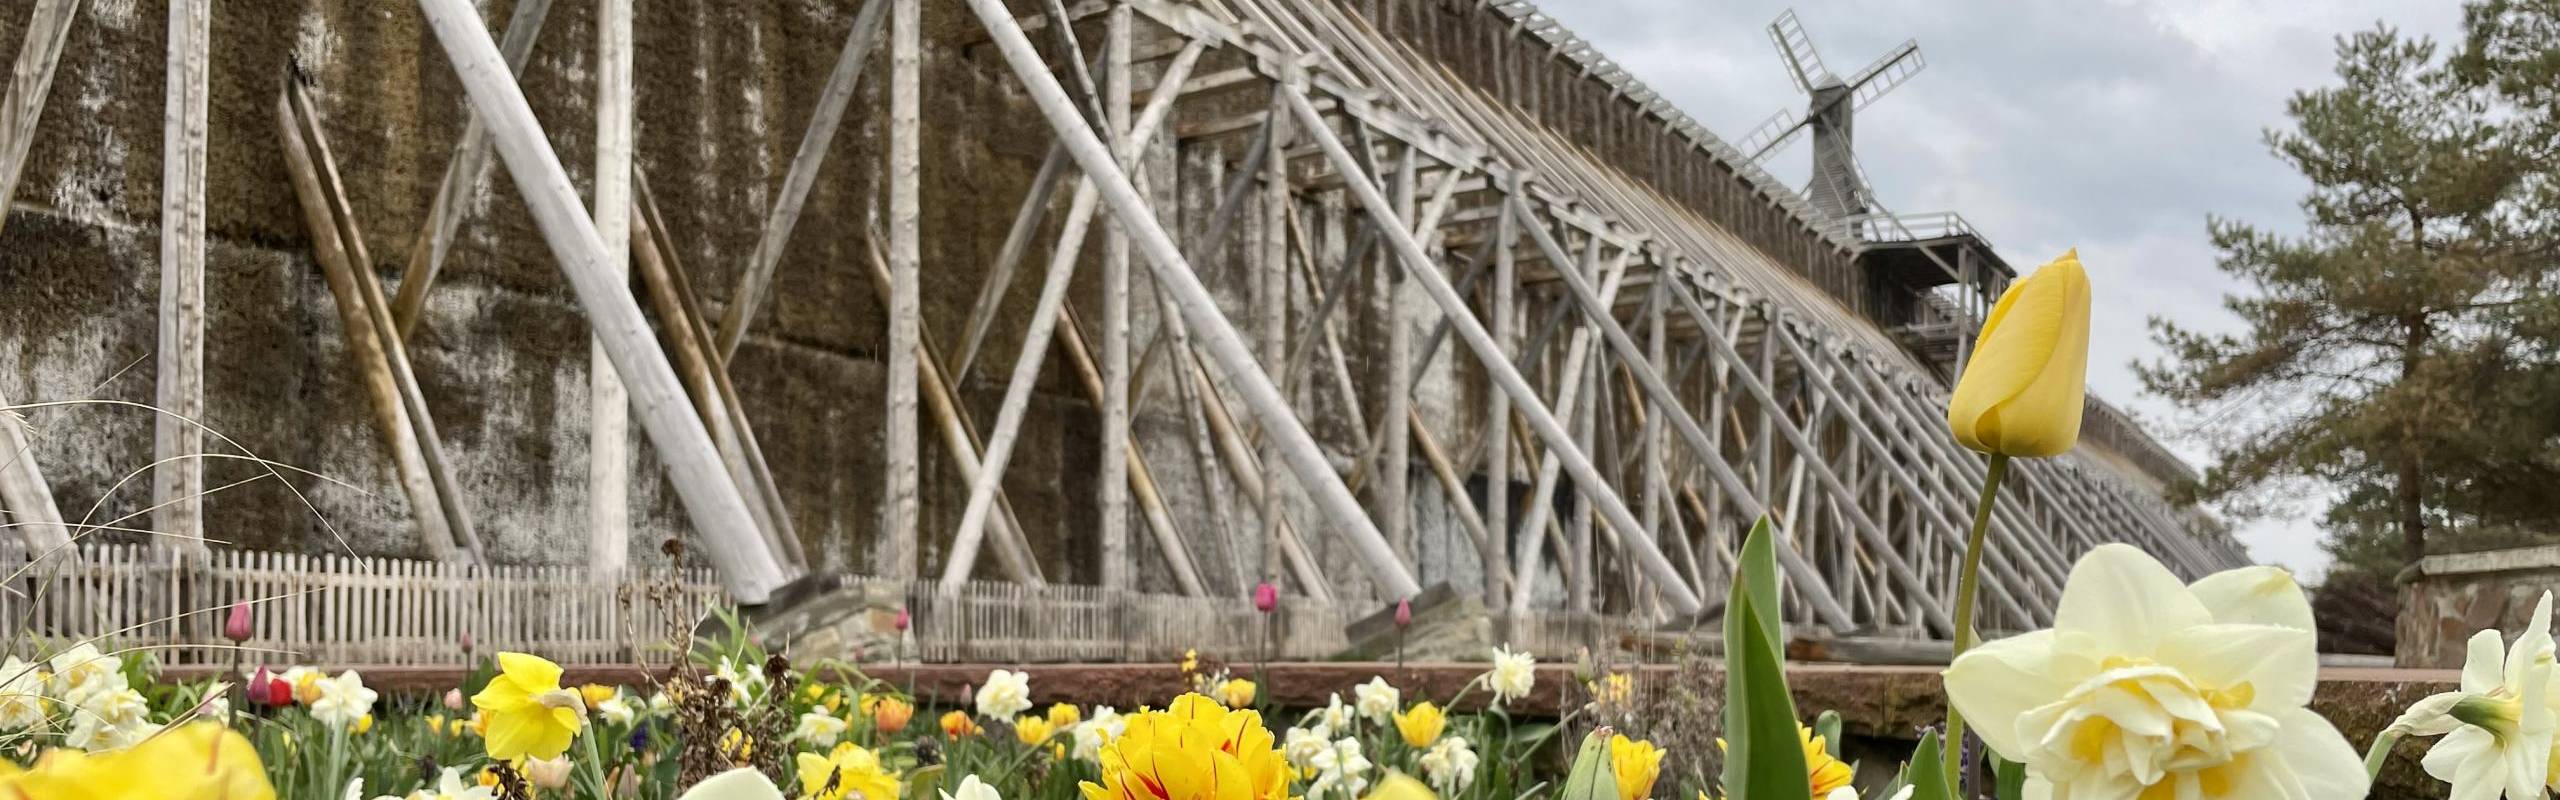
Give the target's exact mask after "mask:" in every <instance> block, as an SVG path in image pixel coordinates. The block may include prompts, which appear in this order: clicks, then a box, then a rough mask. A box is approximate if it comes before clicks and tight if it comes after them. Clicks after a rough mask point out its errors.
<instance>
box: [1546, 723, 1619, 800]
mask: <svg viewBox="0 0 2560 800" xmlns="http://www.w3.org/2000/svg"><path fill="white" fill-rule="evenodd" d="M1615 735H1617V733H1616V732H1615V731H1612V730H1609V726H1607V725H1602V726H1600V727H1599V728H1598V729H1597V730H1593V731H1592V732H1591V733H1590V734H1588V735H1585V736H1583V737H1582V749H1580V750H1578V751H1576V752H1575V753H1574V756H1573V770H1572V771H1571V772H1568V773H1566V774H1565V777H1564V793H1563V794H1561V795H1558V800H1618V768H1617V766H1616V765H1615V764H1612V763H1610V761H1609V737H1611V736H1615Z"/></svg>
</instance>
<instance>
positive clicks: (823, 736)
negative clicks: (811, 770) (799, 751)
mask: <svg viewBox="0 0 2560 800" xmlns="http://www.w3.org/2000/svg"><path fill="white" fill-rule="evenodd" d="M844 729H845V721H844V718H842V717H838V716H836V715H834V714H829V713H827V712H826V710H825V709H819V710H816V711H811V712H809V713H806V714H802V715H800V724H799V726H798V727H794V728H792V729H791V738H793V739H797V740H799V741H803V742H808V743H810V744H813V745H817V746H818V748H819V749H821V750H824V749H825V748H829V747H834V746H836V738H837V737H840V736H843V735H844Z"/></svg>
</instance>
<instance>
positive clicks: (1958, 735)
mask: <svg viewBox="0 0 2560 800" xmlns="http://www.w3.org/2000/svg"><path fill="white" fill-rule="evenodd" d="M2008 474H2009V457H2008V456H2006V455H2002V454H1999V453H1993V454H1991V468H1990V471H1989V472H1987V473H1986V474H1984V475H1983V476H1982V504H1981V505H1979V506H1976V507H1975V508H1974V510H1973V533H1972V535H1970V536H1967V537H1966V538H1965V542H1964V571H1962V572H1958V573H1956V576H1957V578H1956V616H1955V626H1956V641H1955V650H1954V651H1953V653H1952V654H1951V655H1950V656H1949V657H1950V658H1953V657H1954V656H1961V655H1964V651H1966V650H1970V649H1973V599H1974V593H1975V592H1976V591H1977V590H1979V589H1980V588H1981V586H1982V539H1983V534H1984V533H1986V532H1988V531H1990V530H1991V502H1992V500H1993V499H1994V498H1997V497H1999V496H2000V479H2001V478H2002V477H2004V476H2006V475H2008ZM1941 749H1942V750H1943V751H1944V753H1943V757H1944V758H1945V759H1946V766H1947V780H1950V781H1953V780H1957V779H1958V776H1961V775H1963V774H1964V768H1965V763H1964V714H1962V713H1960V712H1958V711H1956V704H1955V703H1954V702H1949V703H1947V740H1946V742H1945V744H1944V746H1943V747H1942V748H1941Z"/></svg>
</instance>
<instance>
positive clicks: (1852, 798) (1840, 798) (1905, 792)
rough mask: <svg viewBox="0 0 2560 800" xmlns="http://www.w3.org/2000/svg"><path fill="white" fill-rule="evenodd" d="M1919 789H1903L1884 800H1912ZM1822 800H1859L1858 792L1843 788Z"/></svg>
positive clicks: (1835, 790)
mask: <svg viewBox="0 0 2560 800" xmlns="http://www.w3.org/2000/svg"><path fill="white" fill-rule="evenodd" d="M1917 788H1918V787H1914V786H1905V787H1902V790H1901V791H1898V792H1894V793H1893V796H1892V797H1887V798H1885V799H1884V800H1911V792H1912V791H1913V790H1914V789H1917ZM1821 800H1858V790H1857V789H1854V788H1851V787H1847V786H1842V787H1840V788H1837V789H1833V790H1831V793H1830V794H1826V795H1823V796H1822V798H1821Z"/></svg>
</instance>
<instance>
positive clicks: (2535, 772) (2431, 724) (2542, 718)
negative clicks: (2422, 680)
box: [2389, 592, 2555, 800]
mask: <svg viewBox="0 0 2560 800" xmlns="http://www.w3.org/2000/svg"><path fill="white" fill-rule="evenodd" d="M2505 645H2506V642H2505V640H2504V639H2503V638H2502V637H2500V635H2499V634H2498V631H2496V630H2495V629H2491V630H2484V631H2481V632H2479V633H2475V634H2472V636H2471V646H2470V652H2469V654H2468V655H2467V656H2466V657H2465V658H2464V660H2463V663H2462V689H2461V690H2460V691H2454V692H2444V693H2442V694H2436V695H2432V696H2429V697H2427V698H2426V699H2424V700H2420V701H2418V702H2417V704H2415V705H2412V706H2410V707H2409V711H2408V712H2407V713H2404V714H2402V715H2400V719H2399V720H2397V721H2395V722H2393V723H2392V724H2391V728H2390V729H2389V730H2390V732H2397V733H2403V734H2415V735H2419V736H2434V735H2439V734H2442V735H2443V736H2444V740H2443V741H2439V742H2437V743H2436V744H2435V746H2434V747H2432V748H2429V749H2428V750H2427V756H2426V759H2425V760H2424V761H2423V762H2421V764H2422V765H2423V766H2425V767H2426V769H2427V774H2428V775H2432V776H2435V778H2436V779H2437V780H2441V781H2444V782H2447V783H2450V784H2453V796H2454V797H2456V798H2463V799H2464V800H2470V798H2493V797H2498V796H2500V795H2504V796H2506V797H2508V798H2533V800H2540V798H2541V797H2542V796H2543V789H2544V786H2545V784H2547V783H2550V782H2551V781H2550V778H2551V775H2550V769H2551V756H2552V735H2553V729H2554V728H2555V717H2554V714H2553V711H2552V707H2551V703H2552V700H2553V698H2552V696H2551V690H2552V680H2553V678H2554V677H2555V673H2554V671H2553V666H2552V639H2551V593H2550V592H2544V593H2543V594H2542V599H2541V601H2539V602H2537V603H2535V604H2534V607H2533V615H2532V617H2531V618H2530V621H2529V622H2528V623H2527V624H2526V626H2525V630H2524V633H2522V634H2521V635H2518V636H2517V637H2516V641H2515V644H2514V645H2513V646H2512V647H2507V646H2505Z"/></svg>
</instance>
